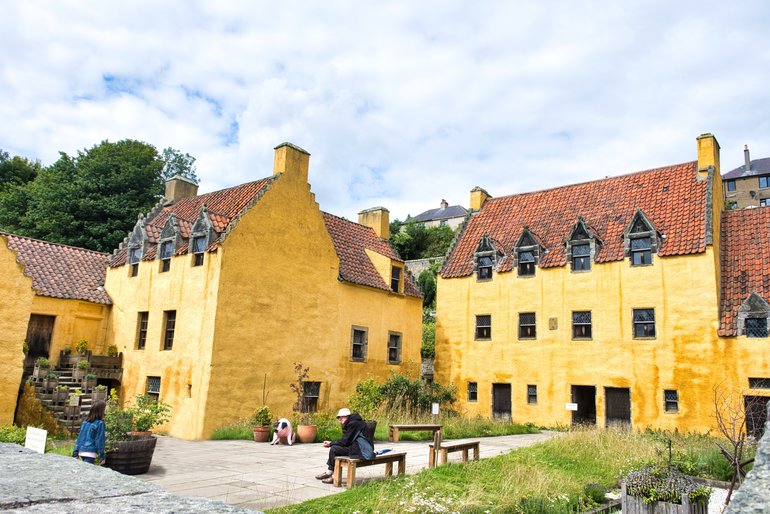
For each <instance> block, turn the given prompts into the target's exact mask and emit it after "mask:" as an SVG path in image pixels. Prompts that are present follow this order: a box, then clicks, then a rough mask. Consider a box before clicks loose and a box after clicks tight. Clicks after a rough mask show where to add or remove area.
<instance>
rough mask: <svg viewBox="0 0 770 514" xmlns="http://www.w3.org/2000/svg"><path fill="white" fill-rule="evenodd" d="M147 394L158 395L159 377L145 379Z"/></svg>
mask: <svg viewBox="0 0 770 514" xmlns="http://www.w3.org/2000/svg"><path fill="white" fill-rule="evenodd" d="M147 393H150V394H151V393H155V394H160V377H147Z"/></svg>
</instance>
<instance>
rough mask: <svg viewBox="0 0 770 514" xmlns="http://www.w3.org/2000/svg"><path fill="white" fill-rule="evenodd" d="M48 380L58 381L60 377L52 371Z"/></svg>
mask: <svg viewBox="0 0 770 514" xmlns="http://www.w3.org/2000/svg"><path fill="white" fill-rule="evenodd" d="M48 378H49V379H51V380H56V379H57V378H59V377H58V376H57V375H56V373H54V372H53V371H52V372H50V373H49V374H48Z"/></svg>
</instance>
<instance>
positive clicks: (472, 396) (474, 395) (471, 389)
mask: <svg viewBox="0 0 770 514" xmlns="http://www.w3.org/2000/svg"><path fill="white" fill-rule="evenodd" d="M478 399H479V385H478V383H476V382H468V401H469V402H476V401H478Z"/></svg>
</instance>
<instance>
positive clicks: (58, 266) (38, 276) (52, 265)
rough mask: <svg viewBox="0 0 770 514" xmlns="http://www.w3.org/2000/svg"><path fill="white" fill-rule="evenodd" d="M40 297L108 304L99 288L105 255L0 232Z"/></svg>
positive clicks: (102, 290) (106, 255) (107, 256)
mask: <svg viewBox="0 0 770 514" xmlns="http://www.w3.org/2000/svg"><path fill="white" fill-rule="evenodd" d="M0 237H4V238H5V239H6V241H7V243H8V248H10V249H11V250H13V251H14V252H15V253H16V261H17V262H18V263H19V264H21V265H22V266H23V268H24V274H25V275H26V276H28V277H30V278H31V279H32V288H33V289H34V290H35V291H37V294H39V295H40V296H48V297H51V298H65V299H72V300H85V301H89V302H94V303H101V304H107V305H110V304H112V300H111V299H110V297H109V295H108V294H107V292H106V291H104V289H103V288H101V289H100V286H103V285H104V276H105V273H106V270H107V261H108V259H109V254H106V253H100V252H94V251H92V250H85V249H83V248H76V247H74V246H67V245H61V244H56V243H48V242H46V241H40V240H39V239H30V238H28V237H22V236H17V235H14V234H8V233H5V232H0Z"/></svg>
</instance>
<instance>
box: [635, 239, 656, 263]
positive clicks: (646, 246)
mask: <svg viewBox="0 0 770 514" xmlns="http://www.w3.org/2000/svg"><path fill="white" fill-rule="evenodd" d="M647 264H652V238H649V237H637V238H635V239H631V265H632V266H644V265H647Z"/></svg>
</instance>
